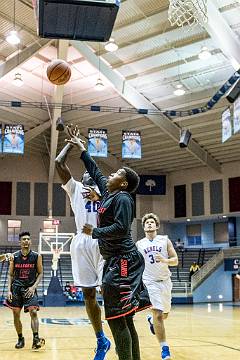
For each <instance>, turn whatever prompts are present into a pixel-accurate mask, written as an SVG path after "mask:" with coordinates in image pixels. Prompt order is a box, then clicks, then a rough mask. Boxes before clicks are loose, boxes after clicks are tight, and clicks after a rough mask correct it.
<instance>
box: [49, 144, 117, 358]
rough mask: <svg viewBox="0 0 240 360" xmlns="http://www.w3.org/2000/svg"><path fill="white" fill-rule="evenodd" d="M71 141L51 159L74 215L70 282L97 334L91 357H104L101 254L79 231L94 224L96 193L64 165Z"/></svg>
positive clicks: (94, 242) (107, 345)
mask: <svg viewBox="0 0 240 360" xmlns="http://www.w3.org/2000/svg"><path fill="white" fill-rule="evenodd" d="M71 149H72V145H71V144H67V145H66V146H65V147H64V148H63V150H62V151H61V152H60V154H59V155H58V156H57V158H56V160H55V163H56V169H57V171H58V174H59V176H60V178H61V180H62V183H63V185H62V187H63V189H64V190H65V191H66V192H67V194H68V196H69V199H70V202H71V207H72V210H73V212H74V216H75V223H76V228H77V234H76V236H75V237H74V238H73V240H72V243H71V249H70V251H71V259H72V272H73V279H74V284H75V285H76V286H80V287H81V288H82V291H83V294H84V300H85V305H86V310H87V313H88V317H89V319H90V321H91V323H92V326H93V329H94V331H95V334H96V337H97V349H96V354H95V357H94V360H104V359H105V357H106V353H107V351H108V350H109V349H110V345H111V344H110V341H109V340H108V338H107V337H106V336H105V335H104V333H103V329H102V322H101V309H100V307H99V305H98V302H97V300H96V287H97V286H100V285H101V283H102V282H101V280H102V270H103V258H102V256H101V254H100V251H99V246H98V240H97V239H93V238H92V237H91V236H89V235H85V234H83V233H82V228H83V225H85V224H90V225H91V226H92V227H94V228H95V227H97V214H98V213H97V210H98V205H99V199H100V194H99V190H98V188H97V186H96V185H95V184H94V182H93V180H92V178H91V177H90V175H89V174H88V173H87V172H85V173H84V175H83V178H82V181H81V182H80V181H76V180H75V179H74V178H73V177H72V175H71V172H70V170H69V168H68V166H67V165H66V159H67V155H68V153H69V151H70V150H71Z"/></svg>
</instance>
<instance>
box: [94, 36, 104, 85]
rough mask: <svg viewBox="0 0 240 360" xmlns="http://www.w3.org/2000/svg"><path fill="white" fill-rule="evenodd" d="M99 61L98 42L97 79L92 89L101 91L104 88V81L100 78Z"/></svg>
mask: <svg viewBox="0 0 240 360" xmlns="http://www.w3.org/2000/svg"><path fill="white" fill-rule="evenodd" d="M100 67H101V62H100V45H99V43H98V79H97V82H96V85H95V86H94V89H95V90H97V91H102V90H103V89H104V83H103V81H102V79H101V69H100Z"/></svg>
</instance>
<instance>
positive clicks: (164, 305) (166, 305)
mask: <svg viewBox="0 0 240 360" xmlns="http://www.w3.org/2000/svg"><path fill="white" fill-rule="evenodd" d="M144 284H145V285H146V287H147V289H148V293H149V297H150V301H151V303H152V308H153V309H157V310H161V311H162V312H163V313H165V314H168V313H169V312H170V310H171V299H172V281H171V279H170V278H169V279H167V280H163V281H147V280H144Z"/></svg>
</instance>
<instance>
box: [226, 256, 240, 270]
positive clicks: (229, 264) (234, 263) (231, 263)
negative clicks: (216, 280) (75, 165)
mask: <svg viewBox="0 0 240 360" xmlns="http://www.w3.org/2000/svg"><path fill="white" fill-rule="evenodd" d="M239 269H240V258H238V259H224V271H238V270H239Z"/></svg>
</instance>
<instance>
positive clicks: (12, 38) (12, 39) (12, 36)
mask: <svg viewBox="0 0 240 360" xmlns="http://www.w3.org/2000/svg"><path fill="white" fill-rule="evenodd" d="M15 16H16V0H14V2H13V30H11V31H10V32H9V34H8V35H7V36H6V41H7V42H8V43H9V44H11V45H18V44H19V43H20V38H19V36H18V33H17V31H16V29H15Z"/></svg>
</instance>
